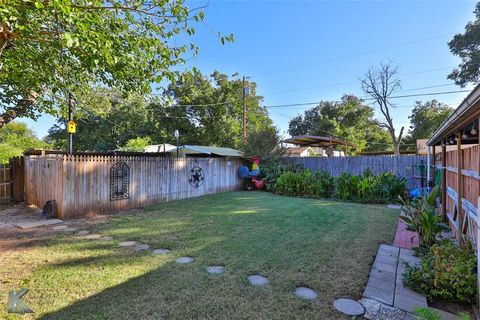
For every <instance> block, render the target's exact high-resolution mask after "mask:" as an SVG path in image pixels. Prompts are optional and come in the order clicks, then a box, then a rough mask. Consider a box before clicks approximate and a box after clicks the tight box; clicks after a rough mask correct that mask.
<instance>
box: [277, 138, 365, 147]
mask: <svg viewBox="0 0 480 320" xmlns="http://www.w3.org/2000/svg"><path fill="white" fill-rule="evenodd" d="M282 142H284V143H291V144H296V145H299V146H308V147H324V148H326V147H335V146H337V145H342V146H348V147H354V148H356V147H357V145H355V144H353V143H350V142H347V141H344V140H341V139H337V138H334V137H322V136H310V135H304V136H295V137H291V138H288V139H286V140H283V141H282Z"/></svg>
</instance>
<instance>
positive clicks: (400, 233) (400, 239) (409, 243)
mask: <svg viewBox="0 0 480 320" xmlns="http://www.w3.org/2000/svg"><path fill="white" fill-rule="evenodd" d="M393 245H394V246H395V247H400V248H404V249H412V248H414V247H418V245H419V243H418V235H417V233H416V232H413V231H409V230H407V225H406V224H405V222H403V220H398V224H397V231H396V232H395V240H393Z"/></svg>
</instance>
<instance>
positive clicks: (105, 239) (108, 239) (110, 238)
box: [98, 237, 113, 241]
mask: <svg viewBox="0 0 480 320" xmlns="http://www.w3.org/2000/svg"><path fill="white" fill-rule="evenodd" d="M98 240H101V241H112V240H113V237H101V238H100V239H98Z"/></svg>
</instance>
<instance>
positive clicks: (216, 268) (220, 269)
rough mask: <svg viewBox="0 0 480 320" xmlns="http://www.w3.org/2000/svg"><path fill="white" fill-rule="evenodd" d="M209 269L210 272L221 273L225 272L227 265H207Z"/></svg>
mask: <svg viewBox="0 0 480 320" xmlns="http://www.w3.org/2000/svg"><path fill="white" fill-rule="evenodd" d="M207 271H208V273H212V274H220V273H224V272H225V267H223V266H210V267H207Z"/></svg>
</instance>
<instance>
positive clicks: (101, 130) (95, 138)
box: [48, 70, 273, 151]
mask: <svg viewBox="0 0 480 320" xmlns="http://www.w3.org/2000/svg"><path fill="white" fill-rule="evenodd" d="M247 85H248V86H249V87H250V94H249V95H248V96H247V99H246V101H247V110H248V112H247V126H248V129H249V131H255V130H260V129H266V128H273V124H272V121H271V119H270V118H269V116H268V112H267V110H266V109H265V108H263V107H261V106H260V104H259V103H260V101H261V99H262V97H260V96H257V95H256V90H255V88H256V84H255V82H249V83H247ZM79 99H80V100H81V101H83V103H85V104H86V105H92V104H94V105H96V106H97V109H99V110H101V112H95V113H93V112H84V113H80V114H78V115H77V118H78V122H79V123H78V127H77V133H76V134H75V135H74V149H75V150H77V151H81V150H115V149H119V148H122V147H125V146H126V145H127V142H128V141H129V140H131V139H136V138H138V137H141V138H148V139H150V141H151V143H152V144H161V143H172V144H175V143H176V141H175V137H174V136H173V133H174V131H175V130H178V131H179V133H180V144H197V145H211V146H222V147H232V148H240V147H241V145H242V115H243V105H242V81H241V80H240V79H229V78H228V77H227V76H226V75H225V74H222V73H220V72H217V71H215V72H214V73H213V74H212V75H211V76H205V75H203V74H202V73H200V72H199V71H198V70H192V71H186V72H184V73H182V74H181V75H180V76H179V77H178V79H177V80H176V81H175V82H172V83H171V84H170V85H169V86H168V88H167V90H166V93H165V95H162V96H154V97H150V98H148V99H145V98H144V97H142V96H138V95H132V96H130V97H128V98H124V97H122V95H121V94H120V93H118V92H116V91H112V90H106V89H98V90H95V91H92V92H90V93H88V94H85V95H81V96H79ZM65 137H66V135H65V130H64V124H63V123H62V122H59V123H58V124H57V125H55V126H54V127H52V128H51V129H50V131H49V136H48V139H49V140H50V141H51V142H52V143H53V144H54V145H55V147H57V148H65V145H66V141H65Z"/></svg>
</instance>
